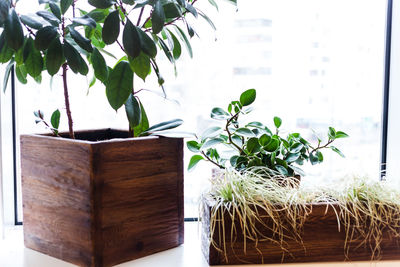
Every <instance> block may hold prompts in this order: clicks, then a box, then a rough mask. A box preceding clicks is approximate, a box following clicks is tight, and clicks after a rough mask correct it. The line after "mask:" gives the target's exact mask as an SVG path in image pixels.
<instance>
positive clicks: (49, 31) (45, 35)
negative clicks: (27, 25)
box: [35, 26, 58, 50]
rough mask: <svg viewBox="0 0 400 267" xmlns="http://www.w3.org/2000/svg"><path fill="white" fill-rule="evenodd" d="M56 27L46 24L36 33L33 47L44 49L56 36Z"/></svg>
mask: <svg viewBox="0 0 400 267" xmlns="http://www.w3.org/2000/svg"><path fill="white" fill-rule="evenodd" d="M57 35H58V32H57V28H56V27H54V26H46V27H44V28H41V29H40V30H38V31H37V33H36V38H35V47H36V49H38V50H46V49H47V48H48V47H49V46H50V44H51V42H52V41H53V40H54V39H55V38H56V37H57Z"/></svg>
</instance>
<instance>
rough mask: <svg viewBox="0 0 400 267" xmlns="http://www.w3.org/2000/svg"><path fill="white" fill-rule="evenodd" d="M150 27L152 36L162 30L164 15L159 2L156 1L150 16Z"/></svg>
mask: <svg viewBox="0 0 400 267" xmlns="http://www.w3.org/2000/svg"><path fill="white" fill-rule="evenodd" d="M151 21H152V25H151V28H152V30H153V33H154V34H157V33H159V32H161V30H162V29H163V28H164V23H165V13H164V8H163V6H162V3H161V1H157V2H156V3H155V5H154V9H153V12H152V15H151Z"/></svg>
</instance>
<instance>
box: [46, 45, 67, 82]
mask: <svg viewBox="0 0 400 267" xmlns="http://www.w3.org/2000/svg"><path fill="white" fill-rule="evenodd" d="M64 61H65V58H64V51H63V47H62V45H61V42H60V40H59V38H56V39H54V40H53V41H52V42H51V44H50V46H49V49H47V52H46V69H47V72H48V73H49V74H50V75H51V76H53V75H54V74H57V73H58V71H59V69H60V67H61V65H62V64H63V63H64Z"/></svg>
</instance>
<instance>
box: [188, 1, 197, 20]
mask: <svg viewBox="0 0 400 267" xmlns="http://www.w3.org/2000/svg"><path fill="white" fill-rule="evenodd" d="M186 9H187V10H188V11H189V12H190V13H191V14H192V15H193V16H194V17H195V18H197V16H198V14H197V10H196V8H194V6H192V5H191V4H189V3H187V4H186Z"/></svg>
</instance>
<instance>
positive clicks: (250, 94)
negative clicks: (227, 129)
mask: <svg viewBox="0 0 400 267" xmlns="http://www.w3.org/2000/svg"><path fill="white" fill-rule="evenodd" d="M255 100H256V90H255V89H249V90H246V91H244V92H243V93H242V94H241V95H240V104H242V105H243V106H248V105H251V104H252V103H253V102H254V101H255Z"/></svg>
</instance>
